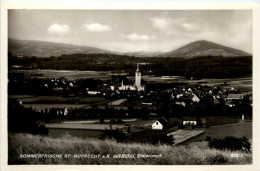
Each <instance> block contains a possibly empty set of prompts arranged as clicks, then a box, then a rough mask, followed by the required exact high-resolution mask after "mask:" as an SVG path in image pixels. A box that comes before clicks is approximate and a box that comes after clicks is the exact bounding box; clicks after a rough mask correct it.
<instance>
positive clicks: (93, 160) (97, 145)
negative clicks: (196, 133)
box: [8, 134, 252, 165]
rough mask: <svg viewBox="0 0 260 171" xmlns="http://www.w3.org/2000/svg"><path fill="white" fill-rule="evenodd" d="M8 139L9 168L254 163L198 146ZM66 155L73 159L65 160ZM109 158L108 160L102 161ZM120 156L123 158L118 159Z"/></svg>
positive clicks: (30, 137) (28, 137) (248, 158)
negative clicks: (28, 165) (39, 165)
mask: <svg viewBox="0 0 260 171" xmlns="http://www.w3.org/2000/svg"><path fill="white" fill-rule="evenodd" d="M8 138H9V139H8V140H9V141H8V142H9V146H8V164H96V165H97V164H98V165H100V164H105V165H111V164H118V165H120V164H132V165H151V164H155V165H202V164H203V165H209V164H214V165H217V164H221V165H223V164H250V163H252V153H245V152H236V153H237V154H239V155H243V157H240V158H232V157H231V154H232V153H234V152H231V151H228V150H225V151H221V150H215V149H209V148H208V147H199V146H196V145H193V146H176V147H172V146H169V145H157V146H154V145H148V144H138V143H132V144H123V143H118V142H116V141H112V140H99V139H93V138H87V139H81V138H77V137H72V136H70V135H65V136H61V137H58V138H54V137H48V136H39V135H31V134H9V136H8ZM21 153H22V154H21ZM26 154H29V155H26ZM35 154H48V155H51V154H60V155H61V156H62V157H61V158H58V157H57V158H48V157H46V158H45V157H42V158H40V157H39V156H38V157H37V156H36V155H35ZM66 154H70V155H71V156H70V157H69V158H65V155H66ZM138 154H141V155H142V156H140V155H139V158H138V157H137V156H138ZM30 155H31V156H30ZM108 155H109V157H107V158H102V156H108ZM120 155H121V158H119V157H120ZM35 156H36V157H35Z"/></svg>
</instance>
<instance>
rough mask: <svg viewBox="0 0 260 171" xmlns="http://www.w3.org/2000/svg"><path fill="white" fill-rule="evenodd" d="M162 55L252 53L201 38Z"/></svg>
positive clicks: (233, 55)
mask: <svg viewBox="0 0 260 171" xmlns="http://www.w3.org/2000/svg"><path fill="white" fill-rule="evenodd" d="M160 56H161V57H181V58H193V57H203V56H223V57H240V56H252V55H251V54H249V53H246V52H244V51H241V50H238V49H234V48H230V47H227V46H223V45H220V44H217V43H213V42H210V41H205V40H200V41H196V42H192V43H189V44H187V45H185V46H182V47H180V48H178V49H176V50H174V51H170V52H167V53H163V54H161V55H160Z"/></svg>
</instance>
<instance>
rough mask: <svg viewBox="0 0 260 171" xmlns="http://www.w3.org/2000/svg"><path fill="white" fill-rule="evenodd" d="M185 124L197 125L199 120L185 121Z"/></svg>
mask: <svg viewBox="0 0 260 171" xmlns="http://www.w3.org/2000/svg"><path fill="white" fill-rule="evenodd" d="M183 125H197V121H183Z"/></svg>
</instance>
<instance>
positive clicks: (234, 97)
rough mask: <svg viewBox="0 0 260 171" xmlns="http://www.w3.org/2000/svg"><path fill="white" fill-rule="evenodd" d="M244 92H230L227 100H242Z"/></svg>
mask: <svg viewBox="0 0 260 171" xmlns="http://www.w3.org/2000/svg"><path fill="white" fill-rule="evenodd" d="M242 99H243V94H229V95H228V96H227V100H242Z"/></svg>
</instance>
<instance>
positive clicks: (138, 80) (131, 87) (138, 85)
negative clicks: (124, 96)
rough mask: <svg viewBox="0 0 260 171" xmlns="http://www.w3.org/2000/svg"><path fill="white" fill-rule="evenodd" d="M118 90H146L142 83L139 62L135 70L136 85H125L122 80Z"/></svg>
mask: <svg viewBox="0 0 260 171" xmlns="http://www.w3.org/2000/svg"><path fill="white" fill-rule="evenodd" d="M118 90H130V91H136V90H137V91H144V86H142V85H141V72H140V70H139V64H137V69H136V71H135V83H134V85H124V82H123V80H122V84H121V86H120V87H118Z"/></svg>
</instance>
